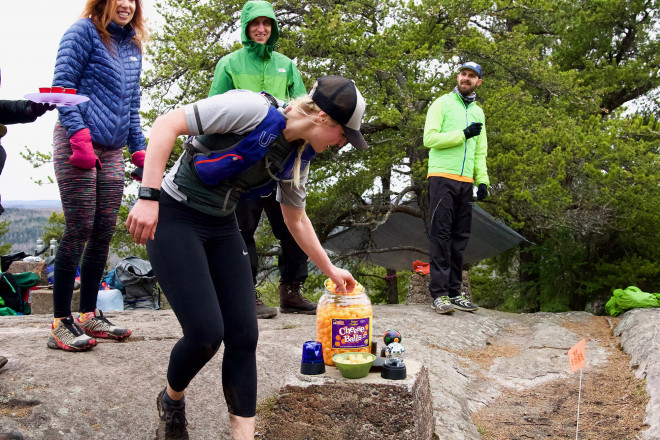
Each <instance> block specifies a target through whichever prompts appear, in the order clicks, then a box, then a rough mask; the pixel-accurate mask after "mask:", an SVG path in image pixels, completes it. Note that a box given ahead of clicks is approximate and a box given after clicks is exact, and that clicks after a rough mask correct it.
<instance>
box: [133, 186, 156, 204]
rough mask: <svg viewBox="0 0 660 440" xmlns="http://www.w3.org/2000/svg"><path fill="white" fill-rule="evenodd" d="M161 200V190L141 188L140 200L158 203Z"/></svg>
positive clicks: (139, 192)
mask: <svg viewBox="0 0 660 440" xmlns="http://www.w3.org/2000/svg"><path fill="white" fill-rule="evenodd" d="M159 198H160V190H159V189H156V188H149V187H146V186H141V187H140V189H139V190H138V199H142V200H155V201H158V199H159Z"/></svg>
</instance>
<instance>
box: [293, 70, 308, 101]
mask: <svg viewBox="0 0 660 440" xmlns="http://www.w3.org/2000/svg"><path fill="white" fill-rule="evenodd" d="M305 94H307V90H305V84H304V83H303V80H302V78H301V77H300V72H299V71H298V68H297V67H296V65H295V64H293V62H291V82H290V84H289V96H290V97H291V98H298V97H299V96H303V95H305Z"/></svg>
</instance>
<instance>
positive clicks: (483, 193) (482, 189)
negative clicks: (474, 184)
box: [477, 183, 488, 200]
mask: <svg viewBox="0 0 660 440" xmlns="http://www.w3.org/2000/svg"><path fill="white" fill-rule="evenodd" d="M487 196H488V185H486V184H485V183H480V184H479V188H477V200H483V199H485V198H486V197H487Z"/></svg>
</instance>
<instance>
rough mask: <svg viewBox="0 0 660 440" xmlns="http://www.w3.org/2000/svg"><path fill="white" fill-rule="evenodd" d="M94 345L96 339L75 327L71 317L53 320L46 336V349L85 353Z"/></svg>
mask: <svg viewBox="0 0 660 440" xmlns="http://www.w3.org/2000/svg"><path fill="white" fill-rule="evenodd" d="M95 345H96V339H94V338H90V337H89V336H87V335H86V334H85V332H83V331H82V330H81V328H80V327H78V326H77V325H76V323H75V322H74V321H73V316H68V317H66V318H55V320H54V321H53V324H52V325H51V330H50V335H49V336H48V347H50V348H61V349H62V350H66V351H85V350H89V349H90V348H92V347H94V346H95Z"/></svg>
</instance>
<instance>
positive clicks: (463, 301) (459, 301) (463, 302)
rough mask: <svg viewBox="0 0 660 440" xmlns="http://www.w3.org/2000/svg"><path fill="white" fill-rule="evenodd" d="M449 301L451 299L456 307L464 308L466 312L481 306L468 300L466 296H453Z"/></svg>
mask: <svg viewBox="0 0 660 440" xmlns="http://www.w3.org/2000/svg"><path fill="white" fill-rule="evenodd" d="M449 301H451V303H452V304H453V305H454V308H455V309H457V310H463V311H464V312H474V311H475V310H477V309H478V308H479V306H478V305H476V304H475V303H472V302H470V301H468V300H467V298H465V297H464V296H453V297H451V298H449Z"/></svg>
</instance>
